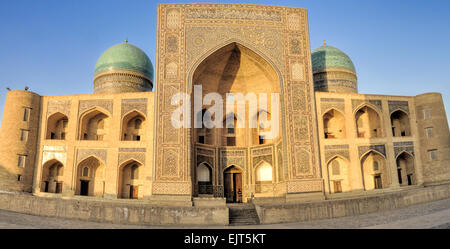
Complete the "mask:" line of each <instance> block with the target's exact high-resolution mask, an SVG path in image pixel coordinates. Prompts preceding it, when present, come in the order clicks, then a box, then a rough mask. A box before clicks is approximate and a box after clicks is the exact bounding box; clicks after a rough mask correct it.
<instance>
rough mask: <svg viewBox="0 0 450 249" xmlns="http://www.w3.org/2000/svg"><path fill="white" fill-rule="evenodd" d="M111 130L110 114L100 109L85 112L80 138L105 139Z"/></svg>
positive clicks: (82, 118)
mask: <svg viewBox="0 0 450 249" xmlns="http://www.w3.org/2000/svg"><path fill="white" fill-rule="evenodd" d="M108 131H109V116H108V115H107V114H106V112H103V111H102V110H100V109H97V108H95V109H92V110H90V111H87V112H85V113H84V114H83V115H82V116H81V119H80V134H79V140H98V141H101V140H105V138H106V137H107V135H108Z"/></svg>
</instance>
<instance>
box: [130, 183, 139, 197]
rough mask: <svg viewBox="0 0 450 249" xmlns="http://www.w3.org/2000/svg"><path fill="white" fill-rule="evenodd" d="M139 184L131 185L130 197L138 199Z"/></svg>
mask: <svg viewBox="0 0 450 249" xmlns="http://www.w3.org/2000/svg"><path fill="white" fill-rule="evenodd" d="M138 189H139V187H138V186H133V185H130V199H137V198H138Z"/></svg>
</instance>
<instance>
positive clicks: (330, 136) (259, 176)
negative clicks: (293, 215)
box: [0, 3, 450, 206]
mask: <svg viewBox="0 0 450 249" xmlns="http://www.w3.org/2000/svg"><path fill="white" fill-rule="evenodd" d="M157 19H158V22H157V37H156V39H157V41H156V43H157V48H156V61H155V68H153V64H152V62H151V61H150V59H149V58H148V56H147V55H146V54H145V53H144V52H143V51H142V50H141V49H140V48H138V47H136V46H134V45H132V44H130V43H128V42H124V43H121V44H117V45H114V46H112V47H111V48H109V49H108V50H106V51H105V52H104V53H103V54H102V55H101V56H100V57H99V59H98V61H97V64H96V66H95V69H94V72H95V73H94V79H93V93H92V94H75V95H58V96H42V95H39V94H38V93H34V92H31V91H27V90H13V91H9V92H8V94H7V98H6V103H5V108H4V114H3V119H2V123H1V131H0V158H1V159H2V160H1V162H0V189H1V190H4V191H10V192H29V193H32V194H33V195H34V196H38V197H54V198H69V199H70V198H75V199H77V198H78V199H89V200H91V199H92V200H99V199H101V200H112V201H116V200H117V201H120V202H121V203H123V202H143V203H158V204H164V205H179V206H183V205H185V206H195V205H200V204H201V203H205V202H208V201H209V202H210V203H212V204H213V205H224V203H226V202H231V203H241V202H242V203H258V201H259V202H261V203H262V202H264V201H270V202H280V203H286V202H291V203H297V202H300V203H301V202H304V201H314V200H325V199H330V198H340V197H358V196H367V195H370V194H383V193H388V192H389V193H390V192H395V191H402V190H404V189H408V188H424V187H426V186H431V185H442V184H446V183H448V182H449V181H450V165H449V164H450V134H449V126H448V121H447V118H446V112H445V110H444V104H443V100H442V96H441V94H439V93H424V94H420V95H417V96H391V95H377V94H360V93H358V80H357V79H358V75H357V70H356V67H355V65H354V64H353V62H352V60H351V59H350V57H349V56H347V55H346V54H345V53H344V52H343V51H341V50H339V49H338V48H335V47H333V46H331V45H328V44H324V45H323V46H320V47H318V48H315V49H314V50H312V52H311V48H310V42H309V41H310V38H309V31H308V19H307V11H306V10H305V9H301V8H291V7H278V6H264V5H247V4H209V3H202V4H197V3H195V4H194V3H193V4H161V5H159V6H158V17H157ZM99 52H100V51H99ZM80 84H89V83H88V82H80ZM361 84H364V82H361ZM399 84H404V85H405V86H406V85H407V84H408V82H399ZM194 86H202V91H203V92H202V94H203V96H206V95H207V94H208V93H218V94H219V95H221V96H225V94H227V93H243V94H244V95H245V94H248V93H255V94H260V93H267V94H269V95H270V94H272V93H277V94H279V103H278V104H279V105H278V106H279V108H278V109H275V112H279V113H278V114H279V115H276V116H278V119H279V121H278V123H279V127H280V132H279V134H278V136H277V137H273V138H271V139H265V138H264V137H263V136H261V133H262V132H263V131H264V130H265V128H266V127H264V125H258V126H257V127H256V128H250V127H248V126H245V127H241V128H239V127H238V128H229V127H228V128H217V127H214V128H195V127H192V128H175V127H174V126H173V125H172V123H171V116H172V113H173V112H174V110H176V109H177V108H178V107H179V106H177V105H173V104H172V97H173V96H174V95H175V94H176V93H186V94H187V95H188V96H192V95H193V92H194V91H193V89H194ZM203 108H204V109H202V110H201V112H200V113H192V115H191V118H193V117H194V116H196V115H199V114H201V115H204V114H205V113H206V112H208V110H207V108H208V106H203ZM241 108H243V110H245V112H246V113H248V112H249V106H243V107H241ZM261 112H264V113H265V114H266V115H267V116H268V117H269V118H270V117H273V116H275V115H274V113H273V110H272V109H271V108H270V106H269V107H268V108H267V109H259V110H258V114H257V115H259V114H260V113H261ZM226 115H227V114H226V113H225V114H224V117H218V115H217V117H214V118H217V119H222V118H223V119H224V120H225V116H226ZM257 120H259V119H258V117H257ZM199 203H200V204H199Z"/></svg>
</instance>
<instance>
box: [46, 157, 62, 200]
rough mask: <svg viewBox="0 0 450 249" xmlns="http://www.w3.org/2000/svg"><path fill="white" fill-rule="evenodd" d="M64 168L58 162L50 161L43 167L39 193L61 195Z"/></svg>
mask: <svg viewBox="0 0 450 249" xmlns="http://www.w3.org/2000/svg"><path fill="white" fill-rule="evenodd" d="M63 174H64V166H63V164H62V163H61V162H60V161H58V160H50V161H48V162H46V163H45V164H44V165H43V168H42V179H41V192H46V193H57V194H58V193H62V190H63Z"/></svg>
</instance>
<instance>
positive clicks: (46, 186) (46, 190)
mask: <svg viewBox="0 0 450 249" xmlns="http://www.w3.org/2000/svg"><path fill="white" fill-rule="evenodd" d="M44 183H45V187H44V192H48V181H45V182H44Z"/></svg>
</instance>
